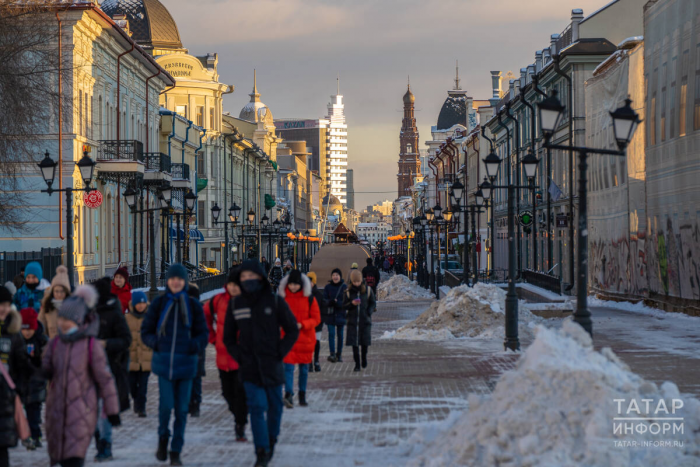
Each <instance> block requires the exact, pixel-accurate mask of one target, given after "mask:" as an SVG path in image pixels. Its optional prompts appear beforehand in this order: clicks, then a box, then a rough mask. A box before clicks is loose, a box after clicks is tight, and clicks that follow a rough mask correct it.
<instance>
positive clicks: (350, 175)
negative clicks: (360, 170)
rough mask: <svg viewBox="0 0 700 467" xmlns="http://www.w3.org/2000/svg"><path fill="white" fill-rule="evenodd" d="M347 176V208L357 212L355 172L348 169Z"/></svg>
mask: <svg viewBox="0 0 700 467" xmlns="http://www.w3.org/2000/svg"><path fill="white" fill-rule="evenodd" d="M345 176H346V178H347V185H348V195H347V202H346V203H345V207H347V208H348V209H352V210H355V172H354V171H353V170H352V169H348V170H347V172H346V174H345Z"/></svg>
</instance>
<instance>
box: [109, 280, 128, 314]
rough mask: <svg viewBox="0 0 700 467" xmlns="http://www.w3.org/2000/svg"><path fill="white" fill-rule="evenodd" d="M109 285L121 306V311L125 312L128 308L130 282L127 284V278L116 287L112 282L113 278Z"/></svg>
mask: <svg viewBox="0 0 700 467" xmlns="http://www.w3.org/2000/svg"><path fill="white" fill-rule="evenodd" d="M111 287H112V289H111V292H112V295H114V296H115V297H117V300H119V303H120V305H121V307H122V313H126V312H127V310H128V309H129V303H130V302H131V284H129V281H128V280H127V281H126V282H124V285H123V286H122V287H117V285H116V284H115V283H114V279H112V284H111Z"/></svg>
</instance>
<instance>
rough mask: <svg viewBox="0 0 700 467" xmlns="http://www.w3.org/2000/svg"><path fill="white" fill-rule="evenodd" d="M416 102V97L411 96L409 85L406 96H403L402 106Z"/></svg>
mask: <svg viewBox="0 0 700 467" xmlns="http://www.w3.org/2000/svg"><path fill="white" fill-rule="evenodd" d="M415 102H416V96H414V95H413V93H412V92H411V85H410V84H409V85H408V90H407V91H406V94H404V95H403V103H404V105H412V104H414V103H415Z"/></svg>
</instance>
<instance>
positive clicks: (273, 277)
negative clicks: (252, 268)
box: [267, 258, 284, 290]
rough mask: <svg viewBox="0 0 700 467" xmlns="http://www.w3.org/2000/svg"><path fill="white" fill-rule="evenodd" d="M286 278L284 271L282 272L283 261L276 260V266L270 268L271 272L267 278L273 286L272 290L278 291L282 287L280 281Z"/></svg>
mask: <svg viewBox="0 0 700 467" xmlns="http://www.w3.org/2000/svg"><path fill="white" fill-rule="evenodd" d="M282 277H284V271H283V270H282V261H280V259H279V258H275V265H274V266H273V267H272V268H270V272H269V273H268V274H267V278H268V280H269V281H270V283H271V284H272V290H277V287H279V285H280V281H281V280H282Z"/></svg>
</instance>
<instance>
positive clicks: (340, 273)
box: [331, 268, 343, 279]
mask: <svg viewBox="0 0 700 467" xmlns="http://www.w3.org/2000/svg"><path fill="white" fill-rule="evenodd" d="M336 273H337V274H338V275H339V276H340V278H341V279H342V278H343V273H342V271H341V270H340V269H339V268H335V269H334V270H332V271H331V276H332V275H333V274H336Z"/></svg>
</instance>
